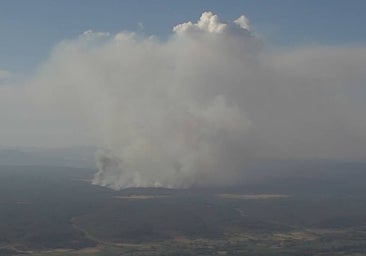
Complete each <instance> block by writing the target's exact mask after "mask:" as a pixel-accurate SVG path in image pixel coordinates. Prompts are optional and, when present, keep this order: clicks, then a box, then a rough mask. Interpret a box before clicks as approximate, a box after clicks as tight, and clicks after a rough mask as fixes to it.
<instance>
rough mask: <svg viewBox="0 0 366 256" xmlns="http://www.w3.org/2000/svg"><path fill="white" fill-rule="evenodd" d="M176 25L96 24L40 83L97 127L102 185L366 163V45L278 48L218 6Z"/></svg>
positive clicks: (59, 50)
mask: <svg viewBox="0 0 366 256" xmlns="http://www.w3.org/2000/svg"><path fill="white" fill-rule="evenodd" d="M173 31H174V33H173V35H172V36H171V37H170V38H169V39H168V40H166V41H160V40H159V39H157V38H155V37H153V36H151V37H145V36H141V35H137V34H134V33H130V32H122V33H118V34H116V35H110V34H108V33H95V32H92V31H87V32H85V33H84V34H82V35H81V36H80V37H79V38H77V39H75V40H69V41H64V42H62V43H60V44H59V45H58V46H57V47H56V48H55V49H54V51H53V53H52V56H51V58H50V60H49V61H48V62H46V63H45V64H44V65H43V67H42V68H41V69H40V71H39V73H38V75H37V77H36V78H35V79H34V81H33V82H32V83H33V85H32V86H33V87H34V88H36V89H35V90H36V91H37V92H39V91H41V92H42V97H43V98H49V99H52V100H51V101H52V104H54V105H56V106H57V105H58V104H62V105H63V106H65V105H66V110H67V111H66V112H73V113H74V114H73V115H74V119H73V120H77V119H78V118H75V116H78V115H80V120H81V121H80V123H82V124H83V125H84V126H85V127H88V128H87V129H86V132H87V133H88V134H90V138H91V140H94V141H95V143H96V144H97V145H99V148H100V152H99V153H98V156H97V162H98V168H99V171H98V173H97V174H96V175H95V178H94V181H93V182H94V183H95V184H99V185H103V186H108V187H111V188H114V189H120V188H126V187H157V186H163V187H190V186H194V185H204V186H206V185H227V184H235V183H237V182H241V181H242V180H243V179H246V178H248V177H247V176H246V172H245V169H246V166H248V165H249V164H251V163H253V162H255V161H262V160H272V159H294V158H295V159H296V158H336V159H348V160H365V156H366V133H365V131H366V114H365V113H366V111H364V110H365V109H366V108H365V107H366V106H365V104H364V103H363V97H361V96H360V95H366V94H365V88H364V87H365V82H364V81H366V79H365V78H366V75H365V72H364V71H365V70H366V47H363V46H359V47H351V46H343V47H341V46H338V47H335V46H333V47H330V46H328V47H326V46H319V47H308V48H306V47H302V48H298V49H292V50H286V51H284V50H273V49H272V50H271V49H269V48H267V47H266V46H265V45H266V44H265V42H262V41H261V40H259V39H258V38H257V37H256V36H255V35H254V33H253V32H252V31H251V30H250V26H249V21H248V19H247V18H246V17H245V16H242V17H240V18H238V19H237V20H235V21H234V22H228V23H225V22H221V21H220V20H219V18H218V16H217V15H214V14H213V13H211V12H205V13H203V14H202V16H201V18H200V19H199V21H198V22H197V23H193V22H187V23H183V24H180V25H177V26H175V27H174V29H173ZM65 102H67V104H65ZM75 113H79V114H75ZM76 122H77V121H76Z"/></svg>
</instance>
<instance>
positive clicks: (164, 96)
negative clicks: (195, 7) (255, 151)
mask: <svg viewBox="0 0 366 256" xmlns="http://www.w3.org/2000/svg"><path fill="white" fill-rule="evenodd" d="M237 23H238V24H235V23H233V24H224V23H221V22H220V21H219V19H218V17H217V16H216V15H214V14H212V13H210V12H206V13H203V14H202V16H201V19H200V20H199V22H198V23H197V24H193V23H191V22H189V23H184V24H180V25H177V26H175V27H174V31H175V33H176V35H175V37H174V38H172V39H171V40H170V41H169V42H166V43H157V42H156V41H155V40H154V39H152V38H150V39H144V40H138V39H136V38H135V37H134V36H133V35H126V34H120V35H117V36H116V38H115V39H114V40H113V42H112V43H113V44H116V45H115V47H118V48H119V50H120V52H119V53H120V54H121V55H122V56H120V58H121V62H122V63H119V64H120V65H122V66H120V67H119V69H116V70H115V71H116V72H115V73H113V75H118V72H120V71H122V72H123V76H122V77H120V79H119V81H120V84H117V85H115V86H113V88H112V90H114V93H115V94H114V95H109V96H108V99H109V100H110V102H108V103H107V104H108V106H106V107H107V108H108V110H107V111H106V115H109V113H113V117H112V120H108V121H107V122H108V125H112V127H109V128H112V129H117V130H113V131H110V130H109V129H108V130H107V131H106V133H105V136H106V138H108V141H107V144H105V147H106V150H104V151H101V152H99V154H98V157H97V159H98V167H99V172H98V173H97V174H96V175H95V178H94V183H95V184H99V185H103V186H109V187H112V188H116V189H118V188H124V187H130V186H137V187H141V186H142V187H157V186H158V187H160V186H163V187H189V186H192V185H202V184H217V183H220V184H226V183H232V182H234V181H235V179H237V178H238V177H239V175H240V172H241V170H242V166H244V164H245V161H246V158H247V156H246V154H245V149H246V147H247V145H246V143H247V142H246V138H247V134H246V133H247V131H248V130H249V129H250V124H251V123H250V120H249V119H248V117H247V116H246V113H245V112H244V111H243V110H242V109H241V108H240V106H239V105H238V103H237V102H236V101H231V100H227V96H228V95H225V91H226V90H227V88H225V87H230V86H232V85H233V84H232V81H230V80H227V81H226V82H225V80H226V78H224V77H225V76H226V74H225V73H226V71H225V70H221V69H225V66H226V64H224V63H222V64H220V65H218V63H220V62H222V61H225V60H224V59H221V56H218V55H221V54H222V57H223V58H227V57H226V56H225V55H226V53H225V51H228V50H230V49H221V47H220V45H222V43H223V42H221V41H222V40H225V38H224V37H226V36H230V35H231V33H235V35H236V36H238V37H241V40H247V41H248V42H250V41H251V39H250V38H251V35H250V32H249V31H248V24H247V22H246V19H245V18H244V16H243V17H241V18H240V19H238V21H237ZM241 40H240V41H241ZM129 44H132V45H134V47H136V48H135V49H133V48H132V49H131V47H126V45H129ZM225 46H226V45H225ZM233 47H238V48H239V49H242V46H241V45H235V42H233ZM131 50H132V51H133V52H132V53H131V52H126V53H123V52H124V51H131ZM242 50H244V51H245V50H246V47H244V48H243V49H242ZM124 54H126V55H128V58H129V60H128V61H126V62H125V61H124V58H126V57H125V56H124ZM233 57H234V56H233ZM228 60H229V61H231V59H230V57H229V59H228ZM221 65H222V67H220V66H221ZM215 73H216V74H215ZM214 74H215V75H214ZM121 75H122V74H121ZM222 75H223V76H224V77H222V78H220V76H222ZM213 76H215V77H213ZM216 79H221V80H222V83H220V84H217V81H215V80H216ZM105 86H110V85H105ZM217 86H218V87H217ZM215 87H216V88H215ZM229 90H231V89H229ZM104 104H105V103H104ZM110 108H111V109H110ZM115 118H116V119H115ZM118 129H120V130H118Z"/></svg>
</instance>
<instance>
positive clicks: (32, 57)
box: [0, 0, 366, 78]
mask: <svg viewBox="0 0 366 256" xmlns="http://www.w3.org/2000/svg"><path fill="white" fill-rule="evenodd" d="M365 9H366V2H365V1H363V0H347V1H346V0H321V1H319V0H303V1H293V0H280V1H268V0H240V1H230V0H229V1H227V0H226V1H215V0H213V1H196V0H187V1H168V0H166V1H162V0H155V1H138V0H125V1H119V0H107V1H101V0H99V1H98V0H65V1H54V0H33V1H24V0H1V1H0V35H1V43H0V70H1V69H2V70H9V71H11V72H13V73H24V72H25V73H29V72H30V71H32V70H34V69H36V67H37V65H38V64H39V63H40V62H42V61H44V60H45V59H46V58H47V56H49V54H50V50H51V49H52V48H53V47H54V45H55V44H57V43H58V42H60V41H61V40H64V39H66V38H74V37H76V36H78V35H79V34H81V33H82V32H84V31H86V30H89V29H92V30H94V31H108V32H111V33H116V32H119V31H122V30H132V31H139V33H143V34H146V35H157V36H160V37H163V38H164V37H167V36H168V35H170V34H171V28H172V26H173V25H175V24H178V23H182V22H184V21H188V20H196V19H197V17H198V16H199V15H200V14H201V13H202V12H203V11H206V10H210V11H213V12H215V13H217V14H219V15H220V17H221V19H222V20H233V19H235V18H236V17H238V16H240V15H241V14H245V15H247V16H248V18H249V19H250V20H251V23H252V26H253V28H254V30H255V31H256V33H258V34H260V35H261V36H262V37H264V38H265V39H266V40H269V41H271V42H272V46H273V45H280V46H293V45H299V44H332V45H333V44H353V43H364V42H365V40H366V33H365V31H364V28H363V27H364V25H365V24H366V16H365ZM139 24H140V25H139ZM141 25H142V26H141ZM142 28H143V29H142ZM0 78H1V74H0Z"/></svg>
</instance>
